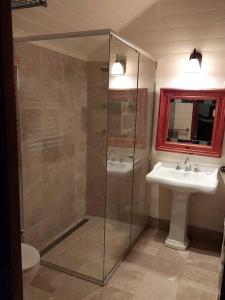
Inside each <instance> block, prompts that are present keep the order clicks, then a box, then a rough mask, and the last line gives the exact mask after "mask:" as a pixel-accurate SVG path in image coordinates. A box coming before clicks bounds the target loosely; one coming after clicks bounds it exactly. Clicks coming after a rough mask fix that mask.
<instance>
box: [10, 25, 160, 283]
mask: <svg viewBox="0 0 225 300" xmlns="http://www.w3.org/2000/svg"><path fill="white" fill-rule="evenodd" d="M104 35H105V36H108V37H115V38H116V39H118V40H119V41H121V42H122V43H124V44H125V45H127V46H129V47H130V48H132V49H134V50H135V51H137V52H138V53H139V54H142V55H144V56H145V57H147V58H149V59H151V60H152V61H153V62H155V63H156V59H155V58H154V57H153V56H152V55H151V54H149V53H148V52H146V51H145V50H143V49H142V48H140V47H139V46H137V45H135V44H134V43H132V42H130V41H129V40H127V39H126V38H124V37H123V36H121V35H118V34H117V33H115V32H114V31H113V30H111V29H100V30H90V31H80V32H67V33H54V34H47V35H36V36H27V37H19V38H14V42H16V43H17V42H39V41H48V40H60V39H71V38H81V37H91V36H104ZM109 47H110V46H109ZM109 51H110V50H109ZM109 57H110V53H109ZM109 74H110V73H109ZM109 76H110V75H109ZM106 159H107V158H106ZM106 172H107V170H106ZM106 178H107V174H106ZM106 185H107V183H106ZM105 201H106V200H105ZM104 219H105V220H106V216H105V217H104ZM104 222H105V221H104ZM104 226H105V225H104ZM138 237H139V236H138ZM138 237H137V238H136V240H135V241H133V243H132V244H130V246H129V247H128V248H127V249H126V251H125V253H124V255H122V257H121V258H120V260H119V261H118V262H117V264H116V265H114V267H113V268H112V270H111V271H110V272H109V274H107V276H106V275H105V270H104V265H105V261H104V257H105V255H104V257H103V280H99V279H96V278H93V277H90V276H87V275H84V274H81V273H78V272H76V271H71V270H68V269H66V268H63V267H60V266H57V265H54V264H52V263H48V262H43V261H42V264H43V265H45V266H47V267H50V268H53V269H56V270H58V271H62V272H64V273H67V274H70V275H73V276H76V277H78V278H81V279H84V280H87V281H90V282H93V283H96V284H99V285H102V286H104V285H105V284H106V283H107V282H108V281H109V279H110V278H111V276H112V274H113V273H114V272H115V271H116V269H117V268H118V266H119V265H120V263H121V262H122V261H123V260H124V258H125V257H126V256H127V255H128V253H129V252H130V250H131V249H132V248H133V247H134V245H135V244H136V241H137V239H138ZM104 252H105V229H104Z"/></svg>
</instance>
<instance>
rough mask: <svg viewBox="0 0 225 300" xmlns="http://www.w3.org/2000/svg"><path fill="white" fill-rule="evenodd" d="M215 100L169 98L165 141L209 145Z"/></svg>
mask: <svg viewBox="0 0 225 300" xmlns="http://www.w3.org/2000/svg"><path fill="white" fill-rule="evenodd" d="M215 108H216V100H213V99H209V100H208V99H207V100H204V99H198V100H193V99H182V98H180V99H178V98H176V99H174V98H171V99H170V116H169V128H168V135H167V141H170V142H174V143H191V144H203V145H211V143H212V134H213V125H214V117H215Z"/></svg>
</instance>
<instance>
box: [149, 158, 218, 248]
mask: <svg viewBox="0 0 225 300" xmlns="http://www.w3.org/2000/svg"><path fill="white" fill-rule="evenodd" d="M187 160H188V159H186V161H187ZM217 173H218V168H217V167H213V166H206V165H200V164H198V166H197V167H195V165H194V166H192V165H191V164H189V165H188V170H185V169H184V167H181V166H180V164H179V165H178V164H177V163H174V162H158V163H157V164H156V165H155V166H154V168H153V170H152V171H151V172H150V173H149V174H148V175H146V180H147V181H148V182H149V183H157V184H160V185H162V186H165V187H166V188H168V189H170V190H172V192H173V201H172V208H171V218H170V232H169V236H168V237H167V239H166V245H167V246H168V247H171V248H174V249H178V250H186V249H187V247H188V245H189V239H188V236H187V225H188V220H187V218H188V202H189V201H188V200H189V197H190V195H191V194H192V193H209V194H212V193H215V192H216V189H217V185H218V179H217Z"/></svg>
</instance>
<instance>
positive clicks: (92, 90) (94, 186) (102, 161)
mask: <svg viewBox="0 0 225 300" xmlns="http://www.w3.org/2000/svg"><path fill="white" fill-rule="evenodd" d="M106 65H107V61H105V62H104V61H102V62H101V61H100V62H89V63H88V85H87V103H88V105H87V107H88V109H87V213H88V214H89V215H92V216H97V217H102V218H104V216H105V197H106V146H107V116H108V113H107V105H108V72H105V71H104V66H106Z"/></svg>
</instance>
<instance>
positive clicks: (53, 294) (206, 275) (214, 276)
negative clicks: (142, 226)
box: [25, 229, 220, 300]
mask: <svg viewBox="0 0 225 300" xmlns="http://www.w3.org/2000/svg"><path fill="white" fill-rule="evenodd" d="M165 238H166V233H164V232H161V231H155V230H152V229H147V230H146V231H145V232H144V233H143V234H142V236H141V237H140V239H139V241H138V243H137V244H136V246H135V248H134V249H133V250H132V252H131V253H130V254H129V255H128V257H127V258H126V260H125V261H124V262H123V263H122V264H121V265H120V267H119V268H118V269H117V271H116V273H115V274H114V275H113V276H112V278H111V279H110V281H109V282H108V284H107V285H106V286H105V287H104V288H103V287H100V286H98V285H95V284H92V283H89V282H86V281H84V280H81V279H77V278H75V277H72V276H69V275H66V274H64V273H61V272H58V271H54V270H51V269H49V268H46V267H43V266H42V267H41V269H40V272H39V275H38V276H37V277H36V278H35V279H34V281H33V283H32V286H31V287H30V288H29V289H28V290H27V291H26V297H25V299H26V300H50V299H51V300H127V299H128V300H216V299H217V288H218V278H219V267H220V266H219V265H220V249H219V247H217V246H216V245H211V244H209V243H205V242H192V245H191V247H190V248H189V250H188V251H185V252H182V251H176V250H173V249H169V248H167V247H165V245H164V241H165Z"/></svg>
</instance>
